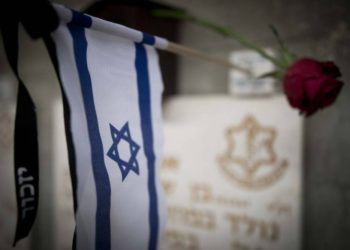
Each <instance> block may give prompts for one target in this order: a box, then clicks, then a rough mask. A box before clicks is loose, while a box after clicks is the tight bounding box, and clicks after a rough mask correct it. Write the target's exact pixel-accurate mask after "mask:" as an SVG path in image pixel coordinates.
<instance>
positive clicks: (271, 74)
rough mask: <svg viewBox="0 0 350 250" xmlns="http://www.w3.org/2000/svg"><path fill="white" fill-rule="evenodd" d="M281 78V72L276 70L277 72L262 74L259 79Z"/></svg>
mask: <svg viewBox="0 0 350 250" xmlns="http://www.w3.org/2000/svg"><path fill="white" fill-rule="evenodd" d="M279 76H280V71H279V70H275V71H271V72H267V73H264V74H262V75H261V76H259V77H258V78H259V79H263V78H269V77H271V78H279Z"/></svg>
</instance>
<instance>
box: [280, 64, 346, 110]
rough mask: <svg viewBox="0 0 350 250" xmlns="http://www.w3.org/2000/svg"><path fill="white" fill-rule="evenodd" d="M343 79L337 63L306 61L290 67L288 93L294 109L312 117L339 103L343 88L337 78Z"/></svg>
mask: <svg viewBox="0 0 350 250" xmlns="http://www.w3.org/2000/svg"><path fill="white" fill-rule="evenodd" d="M340 76H341V74H340V71H339V69H338V67H337V66H336V65H335V64H334V63H333V62H319V61H316V60H313V59H309V58H302V59H300V60H298V61H296V62H295V63H294V64H292V65H291V66H290V67H289V68H288V70H287V73H286V74H285V76H284V79H283V88H284V93H285V94H286V96H287V98H288V101H289V103H290V105H291V106H292V107H294V108H297V109H299V110H300V113H301V114H305V115H306V116H310V115H312V114H313V113H315V112H316V111H317V110H318V109H322V108H325V107H327V106H329V105H331V104H332V103H333V102H334V101H335V99H336V98H337V96H338V94H339V92H340V90H341V88H342V87H343V82H341V81H339V80H338V79H337V78H338V77H340Z"/></svg>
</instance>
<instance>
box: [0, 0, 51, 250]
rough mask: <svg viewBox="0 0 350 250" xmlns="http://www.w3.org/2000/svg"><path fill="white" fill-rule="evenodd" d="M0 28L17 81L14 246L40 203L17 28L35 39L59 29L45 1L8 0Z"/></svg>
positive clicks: (32, 111) (32, 116)
mask: <svg viewBox="0 0 350 250" xmlns="http://www.w3.org/2000/svg"><path fill="white" fill-rule="evenodd" d="M0 5H1V6H0V12H1V13H0V18H1V22H0V27H1V33H2V38H3V43H4V48H5V53H6V56H7V59H8V61H9V64H10V67H11V69H12V71H13V72H14V74H15V76H16V77H17V80H18V92H17V108H16V118H15V135H14V172H15V186H16V201H17V226H16V234H15V239H14V243H13V246H15V245H16V243H17V242H18V241H19V240H21V239H23V238H25V237H27V236H28V234H29V232H30V230H31V228H32V226H33V223H34V220H35V217H36V214H37V209H38V199H39V163H38V131H37V117H36V108H35V104H34V102H33V100H32V98H31V96H30V94H29V92H28V90H27V88H26V86H25V84H24V83H23V81H22V79H21V78H20V76H19V73H18V43H19V41H18V25H19V23H20V22H21V23H22V25H23V26H24V28H25V30H26V31H27V33H28V34H29V35H30V36H31V37H32V38H33V39H34V38H39V37H43V36H45V35H47V34H48V33H50V32H51V31H52V30H54V29H56V27H57V26H58V17H57V14H56V12H55V10H54V9H53V7H52V6H51V5H50V3H49V2H48V1H46V0H36V1H28V0H8V1H6V0H5V1H2V2H1V4H0Z"/></svg>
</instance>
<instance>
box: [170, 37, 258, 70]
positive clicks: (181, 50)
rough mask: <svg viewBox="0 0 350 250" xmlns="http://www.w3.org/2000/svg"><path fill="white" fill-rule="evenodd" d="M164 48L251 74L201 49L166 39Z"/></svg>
mask: <svg viewBox="0 0 350 250" xmlns="http://www.w3.org/2000/svg"><path fill="white" fill-rule="evenodd" d="M165 50H167V51H169V52H172V53H175V54H179V55H183V56H189V57H195V58H198V59H201V60H205V61H208V62H212V63H215V64H219V65H222V66H225V67H227V68H231V69H235V70H238V71H240V72H242V73H244V74H246V75H249V76H251V75H252V72H251V71H250V70H248V69H245V68H242V67H240V66H237V65H234V64H232V63H230V62H229V61H227V60H224V59H222V58H218V57H214V56H211V55H209V54H207V53H204V52H202V51H199V50H196V49H193V48H190V47H187V46H184V45H181V44H178V43H174V42H170V41H168V46H167V47H166V48H165Z"/></svg>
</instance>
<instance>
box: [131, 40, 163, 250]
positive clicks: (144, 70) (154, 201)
mask: <svg viewBox="0 0 350 250" xmlns="http://www.w3.org/2000/svg"><path fill="white" fill-rule="evenodd" d="M144 40H145V39H144ZM135 47H136V58H135V67H136V72H137V85H138V95H139V108H140V116H141V129H142V136H143V149H144V151H145V155H146V157H147V167H148V192H149V199H150V204H149V206H150V207H149V222H150V239H149V243H148V250H154V249H156V248H157V242H158V224H159V223H158V198H157V192H156V184H155V154H154V150H153V130H152V113H151V92H150V83H149V75H148V63H147V55H146V49H145V47H144V45H143V44H142V43H135Z"/></svg>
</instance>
